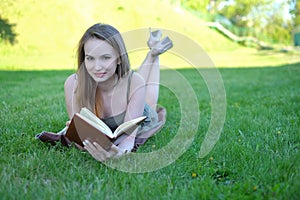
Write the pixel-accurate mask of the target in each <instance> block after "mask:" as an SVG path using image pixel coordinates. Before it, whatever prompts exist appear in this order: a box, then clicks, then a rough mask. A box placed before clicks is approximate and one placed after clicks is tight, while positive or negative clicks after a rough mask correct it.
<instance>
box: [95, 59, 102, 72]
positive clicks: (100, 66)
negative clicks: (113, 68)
mask: <svg viewBox="0 0 300 200" xmlns="http://www.w3.org/2000/svg"><path fill="white" fill-rule="evenodd" d="M95 68H96V69H97V70H100V69H102V68H103V62H101V60H100V59H96V62H95Z"/></svg>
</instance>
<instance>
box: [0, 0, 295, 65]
mask: <svg viewBox="0 0 300 200" xmlns="http://www.w3.org/2000/svg"><path fill="white" fill-rule="evenodd" d="M4 3H5V4H7V5H6V9H5V12H4V13H3V14H1V17H2V18H4V19H8V20H9V23H11V24H15V29H14V30H15V31H16V33H17V38H16V40H17V43H16V44H15V45H9V44H4V43H3V42H2V43H0V47H1V48H0V69H53V68H55V69H70V68H71V69H72V68H74V67H75V59H74V55H75V49H76V45H77V42H78V40H79V38H80V37H81V35H82V34H83V32H84V31H85V30H86V29H87V28H88V27H89V26H91V25H92V24H94V23H97V22H103V23H108V24H111V25H113V26H115V27H116V28H118V29H119V30H120V32H127V31H133V30H136V29H145V30H146V29H147V28H148V27H153V28H161V29H167V30H171V31H173V32H175V33H177V34H182V35H185V36H187V37H188V38H189V39H190V40H192V41H194V42H196V43H198V44H199V45H200V46H201V47H202V48H203V49H204V50H205V52H207V53H208V56H209V57H210V58H211V59H212V60H213V62H214V63H215V64H216V65H217V66H230V67H233V66H261V65H264V66H265V65H280V64H285V63H290V62H298V61H299V60H298V57H299V55H287V54H283V53H274V52H272V54H270V53H268V55H265V53H264V52H258V51H257V50H256V49H252V48H245V47H241V46H239V45H238V44H236V43H233V42H231V41H229V40H228V39H227V38H225V37H223V36H222V35H221V34H219V33H218V32H216V31H214V30H212V29H209V28H208V27H206V26H205V25H204V21H202V20H201V19H199V18H197V17H196V16H193V15H192V14H190V13H188V12H187V11H184V10H182V9H179V8H178V7H177V8H176V7H175V6H174V5H171V4H170V3H169V1H163V0H153V1H142V0H138V1H134V0H128V1H123V0H114V1H106V2H105V1H99V0H87V1H80V0H75V1H74V0H61V1H36V0H28V1H22V0H14V1H13V2H10V1H4ZM147 37H148V35H147V34H145V35H144V36H142V39H143V40H144V44H145V45H146V40H147ZM127 42H128V41H127ZM129 42H130V41H129ZM175 45H176V42H175ZM145 47H146V46H145ZM143 55H144V52H143V51H139V52H136V53H132V54H130V56H131V59H132V64H133V66H137V65H138V63H140V62H141V61H142V58H143ZM163 59H164V60H163V62H164V64H165V65H167V66H170V67H186V66H187V65H188V63H185V62H184V61H182V59H181V58H178V57H177V58H176V56H175V57H174V55H170V54H169V55H168V56H164V57H163ZM179 61H180V62H179Z"/></svg>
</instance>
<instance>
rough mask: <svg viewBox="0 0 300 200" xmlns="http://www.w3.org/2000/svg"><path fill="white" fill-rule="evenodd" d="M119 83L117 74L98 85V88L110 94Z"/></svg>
mask: <svg viewBox="0 0 300 200" xmlns="http://www.w3.org/2000/svg"><path fill="white" fill-rule="evenodd" d="M117 83H118V76H117V75H116V74H114V75H113V76H112V77H110V78H109V79H107V80H106V81H104V82H101V83H98V88H99V89H100V90H101V91H102V92H109V91H111V90H113V89H114V87H115V86H116V85H117Z"/></svg>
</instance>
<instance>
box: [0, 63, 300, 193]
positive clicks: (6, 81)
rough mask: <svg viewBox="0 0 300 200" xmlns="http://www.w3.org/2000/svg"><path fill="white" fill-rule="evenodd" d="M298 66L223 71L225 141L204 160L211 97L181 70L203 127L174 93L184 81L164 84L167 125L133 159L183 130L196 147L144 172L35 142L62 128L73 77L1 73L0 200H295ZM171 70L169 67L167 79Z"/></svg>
mask: <svg viewBox="0 0 300 200" xmlns="http://www.w3.org/2000/svg"><path fill="white" fill-rule="evenodd" d="M299 65H300V64H299V63H298V64H291V65H284V66H278V67H268V66H265V67H260V68H254V67H253V68H221V69H219V72H220V74H221V76H222V79H223V82H224V88H225V91H226V102H227V104H226V120H225V123H224V127H223V129H222V132H221V136H220V139H219V140H218V141H217V143H216V145H215V146H214V148H213V149H212V151H210V152H209V154H208V155H207V156H205V157H204V158H200V157H199V151H200V148H201V144H202V142H203V139H204V136H205V134H206V132H207V130H208V127H209V124H210V119H211V112H212V107H211V105H212V104H211V99H210V94H209V92H208V91H209V90H208V88H207V86H206V84H205V80H203V78H202V77H201V76H200V75H199V73H198V71H197V70H195V69H192V68H191V69H177V70H176V73H178V74H180V75H182V78H183V80H184V81H185V82H187V83H188V84H190V89H192V90H193V92H194V96H193V98H194V100H196V108H198V109H199V115H198V114H197V116H198V117H200V118H199V126H195V124H194V120H193V119H189V120H190V121H189V120H186V119H187V118H186V116H184V115H185V114H186V113H183V112H182V111H183V109H182V108H184V105H183V104H182V102H181V101H182V99H180V98H181V96H180V94H179V92H182V90H176V87H178V88H182V82H180V81H177V82H172V87H173V86H174V89H172V87H171V85H169V86H168V85H167V84H165V86H162V87H161V90H160V100H159V103H160V104H161V105H164V106H165V107H166V108H167V111H168V118H167V122H166V125H165V127H164V128H163V129H162V130H161V132H160V133H159V134H157V135H155V136H154V137H152V138H151V139H150V140H149V141H148V142H147V143H146V144H145V145H144V146H142V147H141V148H140V149H139V150H138V152H137V154H140V155H143V154H142V153H150V152H156V151H159V150H161V149H164V148H165V147H166V146H167V145H168V144H169V143H170V142H171V141H173V140H174V139H175V138H176V135H177V133H178V131H179V127H180V126H183V127H184V128H186V129H187V133H186V134H187V135H188V136H190V137H188V138H185V137H183V138H184V139H186V140H189V139H193V140H191V142H190V143H189V142H187V143H188V144H190V145H189V146H186V151H184V152H183V153H182V155H180V156H178V158H177V157H176V158H173V161H172V162H170V163H169V164H167V165H165V166H162V167H161V168H158V169H155V170H149V171H148V172H144V173H142V172H141V173H128V172H125V171H121V170H118V169H113V168H111V167H109V166H106V165H104V164H100V163H98V162H97V161H95V160H94V159H93V158H92V157H91V156H90V155H89V154H87V153H85V152H82V151H79V150H77V149H76V148H66V147H63V146H61V145H60V144H57V145H55V146H50V145H46V144H44V143H41V142H39V141H37V140H35V139H34V136H35V134H37V133H39V132H41V131H42V130H48V131H59V130H60V129H61V128H63V125H64V123H65V121H66V120H67V113H66V111H65V106H64V96H63V83H64V80H65V78H66V77H67V76H68V75H69V74H71V73H72V71H71V70H60V71H55V70H53V71H0V85H1V87H0V99H1V102H0V117H1V125H0V134H1V140H0V153H1V157H0V176H1V179H0V185H1V187H0V196H1V199H297V197H299V196H300V192H299V189H298V188H300V181H299V180H300V174H299V171H300V170H299V166H300V165H299V164H300V156H299V147H300V133H299V130H300V109H299V108H300V106H299V102H300V89H299V82H300V66H299ZM173 72H174V70H173V71H170V70H163V71H162V79H164V80H166V79H168V77H171V75H172V73H173ZM186 91H188V90H186ZM185 95H187V96H189V95H190V94H185ZM183 101H185V100H183ZM184 103H189V102H184ZM190 106H191V108H192V109H194V108H195V106H194V105H190ZM192 109H191V110H192ZM194 112H196V113H198V111H197V109H196V110H192V112H191V114H192V115H193V113H194ZM181 119H185V120H181ZM193 128H196V129H193ZM193 136H194V137H193ZM185 142H186V141H180V140H179V141H177V145H178V146H175V147H174V148H171V152H166V153H163V154H161V157H157V159H158V160H159V161H161V162H163V161H164V160H165V159H169V158H168V155H173V154H174V151H176V149H182V146H184V145H186V143H185ZM145 155H148V154H145ZM130 158H131V157H130V156H129V158H128V159H127V160H126V159H124V161H125V162H128V161H130ZM120 162H122V160H121V161H120ZM158 163H159V162H158ZM134 164H136V163H135V162H134V159H133V160H132V165H134ZM139 164H140V165H143V163H139ZM154 165H155V163H154Z"/></svg>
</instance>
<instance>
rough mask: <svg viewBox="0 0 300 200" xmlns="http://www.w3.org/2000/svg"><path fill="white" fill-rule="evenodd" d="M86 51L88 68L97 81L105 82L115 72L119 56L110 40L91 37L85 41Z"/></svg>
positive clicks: (85, 60)
mask: <svg viewBox="0 0 300 200" xmlns="http://www.w3.org/2000/svg"><path fill="white" fill-rule="evenodd" d="M84 52H85V59H84V63H85V66H86V69H87V71H88V73H89V74H90V76H91V77H92V78H93V79H94V80H95V81H96V82H104V81H106V80H108V79H109V78H111V77H112V76H113V75H114V74H115V72H116V68H117V63H118V57H119V56H118V53H117V52H116V50H115V49H114V48H113V47H112V46H111V45H110V44H109V43H108V42H106V41H105V40H100V39H97V38H91V39H89V40H87V42H86V43H85V45H84Z"/></svg>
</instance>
